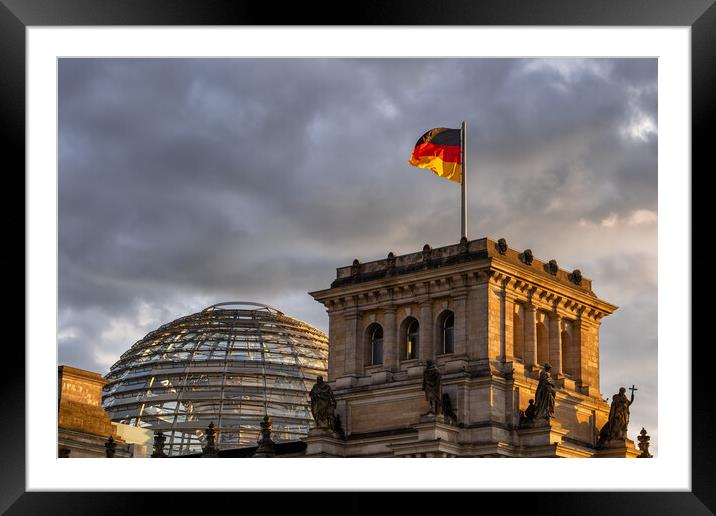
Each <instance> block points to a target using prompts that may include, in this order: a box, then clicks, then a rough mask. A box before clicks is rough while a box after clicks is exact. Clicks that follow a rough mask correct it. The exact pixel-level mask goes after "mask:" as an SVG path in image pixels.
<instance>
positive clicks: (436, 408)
mask: <svg viewBox="0 0 716 516" xmlns="http://www.w3.org/2000/svg"><path fill="white" fill-rule="evenodd" d="M440 379H441V375H440V371H439V370H438V368H437V367H435V364H434V363H433V361H432V360H428V361H427V365H426V366H425V370H424V371H423V391H425V399H426V400H427V401H428V403H430V412H428V414H435V415H436V416H437V415H438V414H441V413H442V399H443V397H442V385H441V381H440Z"/></svg>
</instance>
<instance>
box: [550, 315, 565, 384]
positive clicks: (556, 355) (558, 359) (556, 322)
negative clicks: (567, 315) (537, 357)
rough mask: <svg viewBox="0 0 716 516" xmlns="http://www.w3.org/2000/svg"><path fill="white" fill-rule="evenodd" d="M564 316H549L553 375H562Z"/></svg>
mask: <svg viewBox="0 0 716 516" xmlns="http://www.w3.org/2000/svg"><path fill="white" fill-rule="evenodd" d="M561 323H562V316H561V315H559V314H558V313H553V314H550V316H549V362H550V365H551V366H552V373H553V374H562V373H563V371H562V332H561V331H560V327H561V326H562V324H561Z"/></svg>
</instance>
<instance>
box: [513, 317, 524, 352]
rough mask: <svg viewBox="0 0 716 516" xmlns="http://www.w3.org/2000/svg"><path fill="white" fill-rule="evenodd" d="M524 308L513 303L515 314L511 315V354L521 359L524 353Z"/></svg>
mask: <svg viewBox="0 0 716 516" xmlns="http://www.w3.org/2000/svg"><path fill="white" fill-rule="evenodd" d="M524 311H525V309H524V308H523V307H522V306H521V305H517V304H516V305H515V314H514V316H513V317H512V345H513V352H512V354H513V355H514V356H515V358H519V359H520V360H523V359H524V357H525V355H524V353H525V333H524V326H523V324H524V323H523V322H522V321H523V316H524Z"/></svg>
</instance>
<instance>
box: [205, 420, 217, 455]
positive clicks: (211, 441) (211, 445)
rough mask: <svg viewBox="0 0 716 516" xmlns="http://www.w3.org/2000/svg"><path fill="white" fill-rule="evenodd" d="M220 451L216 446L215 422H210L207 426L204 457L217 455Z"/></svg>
mask: <svg viewBox="0 0 716 516" xmlns="http://www.w3.org/2000/svg"><path fill="white" fill-rule="evenodd" d="M218 452H219V449H218V448H217V446H216V429H215V428H214V422H213V421H212V422H210V423H209V426H207V427H206V446H205V447H204V454H203V456H204V457H215V456H216V455H217V454H218Z"/></svg>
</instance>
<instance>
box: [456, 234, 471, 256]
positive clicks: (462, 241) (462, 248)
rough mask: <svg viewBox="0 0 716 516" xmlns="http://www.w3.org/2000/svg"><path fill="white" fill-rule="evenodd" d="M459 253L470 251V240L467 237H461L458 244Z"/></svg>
mask: <svg viewBox="0 0 716 516" xmlns="http://www.w3.org/2000/svg"><path fill="white" fill-rule="evenodd" d="M457 250H458V253H460V254H467V252H468V242H467V237H461V238H460V243H459V244H458V245H457Z"/></svg>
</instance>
